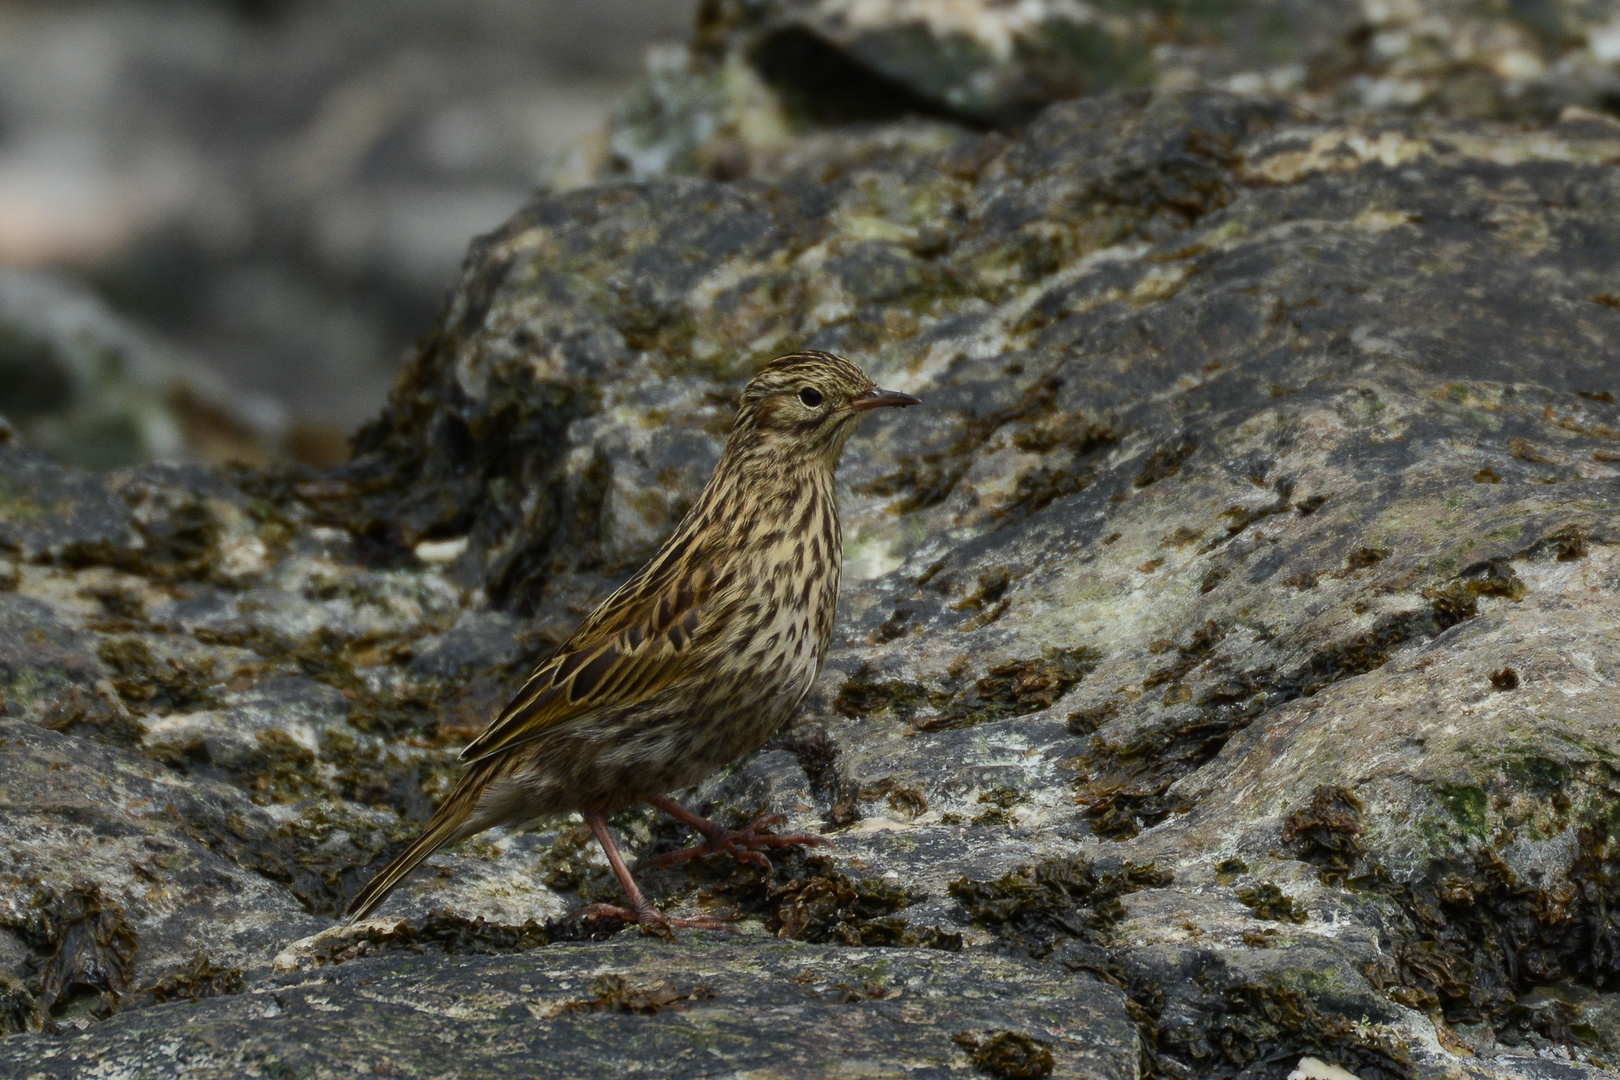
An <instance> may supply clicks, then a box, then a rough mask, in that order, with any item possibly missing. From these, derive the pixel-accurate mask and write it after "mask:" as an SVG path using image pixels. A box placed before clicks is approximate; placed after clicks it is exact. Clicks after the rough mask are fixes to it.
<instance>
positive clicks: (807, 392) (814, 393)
mask: <svg viewBox="0 0 1620 1080" xmlns="http://www.w3.org/2000/svg"><path fill="white" fill-rule="evenodd" d="M799 400H800V401H802V402H804V404H805V407H806V408H811V409H813V408H815V407H816V406H817V405H820V404H821V391H820V390H817V389H816V388H815V387H813V386H807V387H805V388H804V389H803V390H800V391H799Z"/></svg>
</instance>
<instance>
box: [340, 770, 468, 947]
mask: <svg viewBox="0 0 1620 1080" xmlns="http://www.w3.org/2000/svg"><path fill="white" fill-rule="evenodd" d="M468 786H469V785H468V784H467V783H466V780H465V779H464V780H463V781H462V783H461V784H460V785H458V787H457V789H456V790H455V791H454V792H452V793H451V795H450V797H449V798H448V799H446V800H445V801H444V804H443V805H442V806H440V807H439V809H438V812H437V813H435V814H434V815H433V820H432V821H430V822H428V825H427V828H426V829H423V830H422V835H421V836H418V837H417V838H416V839H415V840H413V841H412V842H411V846H410V847H408V848H406V849H405V850H404V851H402V852H400V853H399V854H398V855H396V856H394V859H393V861H392V862H390V863H389V864H388V865H387V866H385V867H383V868H382V870H380V871H379V872H378V873H377V876H376V877H374V878H372V879H371V881H370V882H368V883H367V885H366V887H365V888H363V889H361V890H360V893H359V895H358V896H356V897H355V898H354V900H353V902H351V903H350V904H349V910H348V912H347V913H346V915H345V921H346V922H350V923H352V922H355V921H357V920H359V919H363V918H365V917H366V916H367V915H370V914H371V913H372V912H373V911H375V910H376V908H377V905H378V904H381V903H382V902H383V901H384V900H386V899H388V894H389V893H391V892H393V891H394V887H395V886H396V885H398V884H399V883H400V882H401V881H404V880H405V876H406V875H407V874H409V873H410V872H411V871H412V870H415V869H416V865H417V864H418V863H420V862H421V861H422V860H423V859H425V858H427V857H428V856H429V855H431V854H433V853H434V852H435V851H438V850H439V849H440V848H441V847H443V846H444V845H446V844H449V843H453V842H454V841H457V840H460V839H462V838H463V837H466V836H470V835H471V834H472V833H475V832H478V831H479V830H478V828H477V826H476V825H475V826H473V827H471V828H469V827H468V820H467V819H468V818H469V817H471V816H472V812H473V809H474V807H475V806H476V804H477V798H476V795H475V794H473V793H470V792H468V791H467V790H466V789H467V788H468ZM469 795H472V797H468V796H469Z"/></svg>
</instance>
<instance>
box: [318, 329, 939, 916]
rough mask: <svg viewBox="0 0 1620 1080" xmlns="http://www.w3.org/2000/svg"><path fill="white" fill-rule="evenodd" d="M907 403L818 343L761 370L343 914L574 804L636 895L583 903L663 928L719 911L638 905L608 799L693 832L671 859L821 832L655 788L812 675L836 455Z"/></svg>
mask: <svg viewBox="0 0 1620 1080" xmlns="http://www.w3.org/2000/svg"><path fill="white" fill-rule="evenodd" d="M917 403H918V402H917V399H916V398H914V397H911V396H909V395H907V394H899V393H895V392H893V391H890V390H881V389H879V388H878V387H877V386H875V385H874V384H873V382H872V380H871V379H869V378H867V377H866V375H865V374H864V373H863V372H862V371H861V370H860V369H859V368H857V367H856V366H855V365H854V364H852V363H850V362H849V361H848V360H845V359H844V358H843V357H841V356H833V355H831V354H829V353H821V352H802V353H794V354H792V355H790V356H784V357H781V358H779V359H776V360H773V361H771V363H769V364H768V365H766V366H765V367H764V368H763V369H761V371H760V372H759V374H757V375H755V376H754V378H753V379H752V380H750V381H749V383H748V385H747V387H746V388H744V390H743V395H742V406H741V408H740V409H739V410H738V412H737V419H736V421H735V422H734V423H733V424H732V427H731V435H730V437H729V438H728V439H727V440H726V447H725V450H724V452H723V453H722V454H721V455H720V463H719V464H718V465H716V466H715V469H714V475H713V476H711V477H710V478H709V482H708V484H707V485H705V486H704V488H703V491H702V493H701V494H699V496H698V498H697V501H696V502H695V503H694V504H693V506H692V509H691V510H690V511H689V512H688V513H687V515H686V516H685V517H684V518H683V519H682V520H681V523H680V524H679V525H678V526H676V528H675V531H674V533H673V534H672V535H671V536H670V538H669V539H668V540H666V541H665V542H664V545H663V546H662V547H660V548H659V549H658V551H657V552H656V553H655V554H654V555H653V557H652V559H651V560H649V561H648V563H647V565H645V566H643V567H642V568H641V569H640V570H638V571H637V572H636V573H635V575H634V576H633V577H631V578H630V580H629V581H626V582H625V583H624V585H622V586H621V587H620V588H619V589H618V591H616V592H615V593H613V595H612V596H610V597H608V598H607V599H606V600H604V601H603V602H602V604H601V606H599V607H598V608H597V609H596V610H595V611H593V612H591V614H590V615H589V616H587V617H586V619H585V621H584V622H583V623H581V624H580V627H579V629H578V630H576V631H575V632H574V634H573V636H572V637H570V638H569V639H568V640H567V641H566V642H564V643H563V645H562V647H561V648H559V649H558V650H557V652H556V653H555V654H554V655H553V656H551V658H550V659H548V660H546V661H545V662H544V663H542V664H541V665H540V666H539V667H538V668H536V669H535V671H534V673H533V674H532V675H530V676H529V678H528V681H526V682H525V683H524V684H523V687H522V689H520V690H519V691H518V693H517V696H516V697H514V698H513V699H512V702H511V703H510V704H509V705H507V707H506V708H505V709H504V710H503V711H502V712H501V714H500V715H499V716H497V717H496V718H495V720H494V722H492V723H491V724H490V725H489V727H488V729H486V730H485V731H484V733H483V734H482V735H480V736H479V737H478V738H477V739H475V740H473V742H472V743H471V744H469V745H468V746H467V748H466V749H465V750H463V751H462V752H461V759H462V760H463V761H466V762H469V763H471V768H469V769H468V770H467V773H466V775H465V776H463V777H462V778H461V782H460V783H458V784H457V785H456V787H455V790H454V791H452V792H451V793H450V795H449V797H448V798H446V799H445V801H444V803H443V805H441V806H440V807H439V809H438V811H437V812H436V813H435V814H434V815H433V820H432V821H430V822H429V823H428V826H427V828H426V829H425V830H424V831H423V833H422V835H421V836H420V837H418V838H417V839H416V840H415V841H414V842H413V843H412V844H411V845H410V847H408V848H406V849H405V850H404V851H403V852H401V853H400V854H399V856H398V857H396V858H395V859H394V860H393V861H392V862H390V863H389V864H388V865H387V866H386V867H384V868H383V870H382V871H381V872H380V873H379V874H378V875H377V876H376V877H375V878H373V879H372V881H371V882H370V884H368V885H367V886H366V887H365V888H364V889H363V890H361V892H360V894H359V895H358V896H356V897H355V899H354V903H353V904H351V905H350V906H349V918H350V919H351V920H354V919H359V918H363V917H364V916H365V915H367V914H369V913H370V912H371V911H372V910H374V909H375V908H376V907H377V905H378V904H380V903H382V901H383V899H384V898H385V897H386V896H387V895H388V894H389V892H390V891H392V890H393V888H394V887H395V886H396V885H398V884H399V883H400V881H402V880H403V879H404V877H405V876H406V875H407V874H409V873H410V872H411V870H412V869H414V868H415V866H416V865H417V864H418V863H420V862H421V861H422V860H423V859H425V858H427V857H428V856H429V855H431V854H432V853H433V852H434V851H437V850H438V849H439V848H440V847H443V846H444V845H446V844H453V843H456V842H457V841H459V840H462V839H464V838H466V837H468V836H471V835H473V834H474V833H479V832H483V831H484V830H485V829H489V828H493V827H495V826H497V825H506V826H518V825H522V824H525V823H527V822H529V821H532V820H534V819H536V818H539V817H542V816H545V815H551V814H559V813H565V812H567V811H570V810H577V811H579V812H580V814H581V815H582V816H583V817H584V819H585V823H586V824H587V825H588V826H590V829H591V832H592V833H594V834H595V836H596V839H597V840H598V841H599V842H600V843H601V845H602V850H603V852H604V853H605V854H606V855H607V860H608V863H609V865H611V866H612V867H613V873H614V874H615V875H616V876H617V877H618V879H619V885H620V886H621V887H622V888H623V890H624V893H625V896H626V897H627V898H628V900H629V904H630V906H629V908H628V909H626V908H622V907H617V906H613V905H606V904H597V905H592V906H591V907H589V908H586V909H585V911H584V913H585V914H588V915H596V916H611V917H614V918H621V919H626V920H630V921H634V922H637V923H639V924H640V925H641V926H642V928H643V929H646V930H649V931H654V932H659V933H667V932H668V928H669V927H671V926H694V927H700V928H704V929H718V928H721V927H723V926H724V925H725V924H724V923H723V922H721V921H720V920H717V919H711V918H706V917H700V918H691V919H671V918H666V917H665V916H664V915H662V914H660V913H659V911H658V910H657V909H656V908H655V907H653V905H652V904H651V903H649V902H648V900H647V898H646V897H644V896H643V895H642V894H641V890H640V889H639V888H637V887H636V882H635V878H634V877H632V876H631V874H630V871H629V869H628V868H627V867H626V866H625V863H624V859H623V857H622V856H621V855H620V854H619V849H618V846H617V845H616V844H615V843H614V840H613V834H612V832H610V831H609V829H608V824H607V816H608V815H609V814H611V813H613V812H614V811H616V810H618V809H621V808H623V807H626V806H630V805H632V804H635V803H638V802H646V803H651V804H652V805H653V806H655V807H657V808H658V809H660V810H662V811H664V812H665V813H667V814H669V815H671V816H672V817H674V818H676V819H678V820H680V821H682V822H684V823H686V824H687V825H689V826H691V827H692V828H693V829H695V830H696V831H697V832H698V833H699V834H700V835H702V836H703V838H704V842H703V843H702V844H700V845H698V846H697V847H694V848H689V849H687V850H685V851H680V852H676V853H674V854H673V855H669V856H665V857H664V858H663V859H662V860H660V862H662V863H663V864H665V865H671V864H673V863H676V862H680V861H683V860H685V859H687V858H690V857H693V856H695V855H702V854H707V853H710V852H718V853H724V854H727V855H731V856H733V857H735V858H739V859H743V860H747V861H752V862H757V863H761V864H763V865H765V866H767V867H768V866H769V865H770V864H769V860H768V859H767V858H766V857H765V856H764V855H763V854H762V852H761V849H763V848H772V847H787V846H790V845H798V844H814V843H825V842H826V841H825V840H823V839H822V838H821V837H818V836H812V835H804V834H801V835H788V836H784V835H778V834H773V833H769V832H766V831H763V830H764V829H766V828H767V827H768V826H769V825H771V824H774V821H773V820H771V819H761V820H759V821H755V822H754V823H752V824H751V825H749V826H747V827H746V828H743V829H729V828H726V827H724V826H721V825H717V824H715V823H714V822H712V821H709V820H708V819H706V818H703V817H700V816H699V815H697V814H695V813H693V812H691V811H690V810H687V809H686V808H684V807H682V806H681V805H679V804H678V803H675V802H672V801H671V800H670V799H668V798H667V797H666V796H667V793H668V792H671V791H677V790H679V789H681V788H683V787H686V786H688V785H690V784H693V783H696V782H697V781H699V780H701V779H703V777H705V776H707V775H708V774H710V773H712V772H713V771H714V770H716V769H718V768H720V767H721V766H723V765H725V764H726V763H727V762H730V761H734V760H735V759H737V758H739V757H741V756H743V755H744V754H747V753H750V752H751V751H753V750H756V749H758V748H759V747H760V746H761V745H762V744H763V743H764V742H765V741H766V740H767V739H769V738H770V737H771V735H772V734H774V733H775V732H776V731H777V730H778V729H779V728H780V727H781V726H782V725H783V724H784V723H785V722H786V721H787V720H788V718H789V717H790V716H791V714H792V713H793V710H794V709H795V708H796V707H797V706H798V704H799V702H800V700H802V699H803V697H804V695H805V694H806V693H807V692H808V691H809V689H810V686H811V684H812V683H814V682H815V680H816V676H817V675H819V674H820V672H821V665H822V661H823V660H825V659H826V655H827V645H828V642H829V641H830V640H831V638H832V627H833V611H834V608H835V606H836V604H837V600H838V581H839V577H840V574H841V570H842V565H841V564H842V561H843V539H842V535H841V532H840V529H839V525H838V507H837V504H836V502H835V501H834V498H833V472H834V470H835V469H836V468H837V466H838V458H839V455H840V454H842V453H843V449H844V443H845V442H847V441H848V439H849V437H850V435H851V434H852V433H853V432H854V430H855V426H856V424H857V423H858V422H859V420H860V418H861V417H862V416H863V415H865V414H866V413H867V412H868V411H870V410H872V409H876V408H882V407H884V406H894V405H915V404H917Z"/></svg>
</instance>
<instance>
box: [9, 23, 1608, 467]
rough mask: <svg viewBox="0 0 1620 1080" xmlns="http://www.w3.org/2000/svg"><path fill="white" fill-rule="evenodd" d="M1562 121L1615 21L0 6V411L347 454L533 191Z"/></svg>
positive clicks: (203, 444)
mask: <svg viewBox="0 0 1620 1080" xmlns="http://www.w3.org/2000/svg"><path fill="white" fill-rule="evenodd" d="M1195 85H1207V86H1216V87H1220V88H1223V89H1227V90H1234V91H1238V92H1265V93H1270V94H1282V95H1285V96H1287V97H1289V98H1291V99H1292V100H1294V101H1295V102H1296V103H1297V104H1299V105H1300V106H1302V107H1304V108H1306V109H1309V110H1311V111H1314V112H1317V113H1340V114H1342V113H1351V114H1357V113H1360V114H1365V113H1368V112H1373V113H1377V112H1398V113H1408V114H1411V113H1416V114H1423V115H1429V116H1435V117H1458V118H1470V119H1484V120H1497V121H1501V122H1504V123H1513V124H1523V123H1532V124H1534V123H1541V122H1546V121H1551V120H1553V119H1556V118H1557V117H1558V116H1560V115H1562V114H1565V113H1567V111H1568V110H1570V109H1576V110H1588V111H1591V112H1593V113H1595V114H1598V115H1600V116H1607V115H1609V114H1611V113H1613V112H1614V111H1615V110H1616V109H1617V108H1620V0H1140V2H1129V0H1091V2H1086V0H1022V2H1020V3H1016V4H1008V3H998V2H995V0H701V2H700V0H590V2H585V0H387V2H386V3H374V4H365V5H356V4H321V3H315V2H314V0H192V2H180V0H174V2H162V3H160V2H157V0H82V2H72V0H51V2H44V0H0V268H5V269H6V270H7V275H6V276H5V277H4V278H0V415H3V416H5V417H6V418H7V419H9V420H10V422H11V424H12V426H14V427H15V428H17V429H18V430H19V431H20V432H21V435H22V437H23V438H24V440H25V441H27V442H29V443H31V444H34V445H38V446H40V447H42V448H44V449H46V450H49V451H50V452H52V453H54V454H56V455H57V456H58V457H60V458H62V459H64V460H67V461H71V462H74V463H77V464H83V465H87V466H92V467H106V466H109V465H115V464H119V463H124V462H132V461H138V460H145V459H149V458H153V457H198V458H203V459H206V460H222V459H238V460H245V461H250V462H262V461H267V460H275V459H282V458H288V457H290V458H295V459H301V460H304V461H308V462H311V463H316V464H322V463H329V462H333V461H336V460H340V459H342V458H343V457H344V456H345V454H346V453H347V433H348V432H350V431H352V430H353V429H354V428H355V427H356V426H357V425H358V424H359V423H360V422H361V421H363V420H364V419H365V418H366V417H368V416H370V415H371V414H373V413H374V412H375V411H376V410H377V408H378V407H379V405H380V404H381V402H382V400H383V398H384V396H385V395H386V393H387V390H388V387H389V385H390V383H391V382H392V379H393V375H394V372H395V369H396V366H397V363H398V360H399V357H400V355H401V353H402V351H403V350H404V349H406V348H407V347H408V346H409V344H410V342H411V340H412V339H413V338H414V337H415V336H416V335H417V334H418V333H420V332H421V331H423V330H424V329H425V328H426V327H427V326H428V325H429V324H430V322H431V320H432V318H433V315H434V313H435V311H436V309H437V306H438V303H439V299H440V296H441V294H442V292H443V290H444V289H445V288H446V287H447V286H448V285H449V284H450V282H451V281H452V279H453V276H454V272H455V269H456V267H457V265H458V263H459V261H460V259H461V257H462V254H463V252H464V251H465V249H466V245H467V242H468V240H469V238H471V237H472V236H474V235H476V234H479V233H482V232H485V231H488V230H490V229H492V228H494V227H495V226H497V225H499V224H500V223H501V222H502V221H504V220H505V219H506V218H507V217H508V216H509V215H510V214H511V213H512V212H513V211H514V210H515V209H516V208H517V207H518V206H519V205H521V204H522V203H523V202H524V200H525V199H526V197H527V196H528V195H529V194H530V193H531V192H532V191H533V190H534V189H535V188H537V187H572V186H577V185H581V184H585V183H591V182H596V181H602V180H613V179H650V178H653V177H657V176H665V175H670V174H679V173H687V174H697V175H706V176H710V177H715V178H721V179H736V178H742V177H755V178H760V179H771V178H774V177H779V176H782V175H785V174H793V173H797V174H805V175H808V176H810V177H811V178H812V179H814V178H831V177H833V176H835V175H837V174H838V173H839V172H841V171H843V170H844V169H846V168H848V167H849V166H850V165H852V164H854V163H857V162H860V161H870V160H872V159H874V158H881V157H895V156H905V155H909V154H912V153H915V152H916V151H917V150H918V149H919V148H927V147H934V146H938V145H941V144H943V143H947V142H949V141H951V140H952V139H954V138H956V137H958V136H959V135H960V134H962V133H964V132H967V131H970V130H983V129H986V128H1004V129H1011V128H1014V127H1017V126H1018V125H1020V124H1021V123H1022V122H1024V121H1025V120H1027V119H1028V118H1030V117H1031V116H1032V115H1033V114H1034V113H1035V112H1036V111H1037V110H1038V109H1040V108H1041V107H1043V106H1044V105H1046V104H1049V103H1050V102H1052V101H1056V100H1060V99H1062V98H1066V97H1073V96H1076V95H1079V94H1087V93H1095V92H1099V91H1104V90H1108V89H1113V88H1117V87H1120V86H1156V87H1160V88H1177V87H1187V86H1195Z"/></svg>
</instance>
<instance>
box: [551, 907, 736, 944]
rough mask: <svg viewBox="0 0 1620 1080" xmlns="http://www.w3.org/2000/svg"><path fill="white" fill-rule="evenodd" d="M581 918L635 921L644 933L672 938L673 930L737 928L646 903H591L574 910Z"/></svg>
mask: <svg viewBox="0 0 1620 1080" xmlns="http://www.w3.org/2000/svg"><path fill="white" fill-rule="evenodd" d="M575 914H577V915H578V916H579V917H580V918H582V919H623V920H624V921H625V922H632V923H635V924H636V925H637V926H639V927H641V932H642V933H644V934H653V935H656V936H657V937H661V938H668V939H671V940H673V939H674V937H675V934H674V931H675V930H676V929H681V930H725V931H727V932H729V933H733V934H735V933H737V928H736V927H735V926H733V925H731V924H730V923H728V922H726V921H725V920H724V919H716V918H714V917H713V916H710V915H693V916H690V917H688V918H680V919H672V918H670V917H669V916H668V915H665V914H664V913H663V912H661V911H659V910H658V909H657V908H655V907H653V906H652V905H651V904H648V905H647V906H646V907H645V908H644V909H643V908H637V909H631V908H624V907H619V906H618V905H616V904H591V905H589V906H587V907H583V908H581V909H580V910H579V911H578V912H576V913H575Z"/></svg>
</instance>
